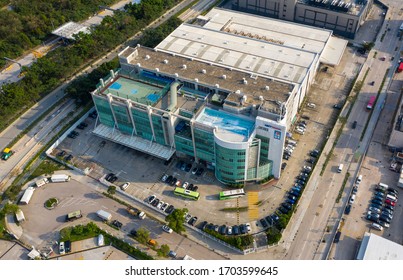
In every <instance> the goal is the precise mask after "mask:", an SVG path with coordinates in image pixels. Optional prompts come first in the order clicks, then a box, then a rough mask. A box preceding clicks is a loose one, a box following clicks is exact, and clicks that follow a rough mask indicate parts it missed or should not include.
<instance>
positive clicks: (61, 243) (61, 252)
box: [59, 241, 66, 255]
mask: <svg viewBox="0 0 403 280" xmlns="http://www.w3.org/2000/svg"><path fill="white" fill-rule="evenodd" d="M65 253H66V251H65V250H64V242H63V241H62V242H60V244H59V254H60V255H64V254H65Z"/></svg>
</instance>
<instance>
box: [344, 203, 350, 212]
mask: <svg viewBox="0 0 403 280" xmlns="http://www.w3.org/2000/svg"><path fill="white" fill-rule="evenodd" d="M350 212H351V204H349V205H347V206H346V208H345V209H344V214H346V215H348V214H350Z"/></svg>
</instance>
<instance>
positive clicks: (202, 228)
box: [199, 221, 208, 230]
mask: <svg viewBox="0 0 403 280" xmlns="http://www.w3.org/2000/svg"><path fill="white" fill-rule="evenodd" d="M207 224H208V222H207V221H203V222H201V223H200V224H199V229H201V230H204V229H205V228H206V226H207Z"/></svg>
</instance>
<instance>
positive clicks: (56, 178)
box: [50, 174, 71, 183]
mask: <svg viewBox="0 0 403 280" xmlns="http://www.w3.org/2000/svg"><path fill="white" fill-rule="evenodd" d="M70 179H71V177H70V176H69V175H66V174H55V175H52V177H50V181H51V182H52V183H60V182H68V181H70Z"/></svg>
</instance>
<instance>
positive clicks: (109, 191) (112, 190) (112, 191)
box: [108, 186, 116, 195]
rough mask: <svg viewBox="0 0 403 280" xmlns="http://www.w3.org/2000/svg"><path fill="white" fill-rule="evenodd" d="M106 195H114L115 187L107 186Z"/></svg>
mask: <svg viewBox="0 0 403 280" xmlns="http://www.w3.org/2000/svg"><path fill="white" fill-rule="evenodd" d="M108 193H109V194H111V195H114V194H115V193H116V187H115V186H109V188H108Z"/></svg>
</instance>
